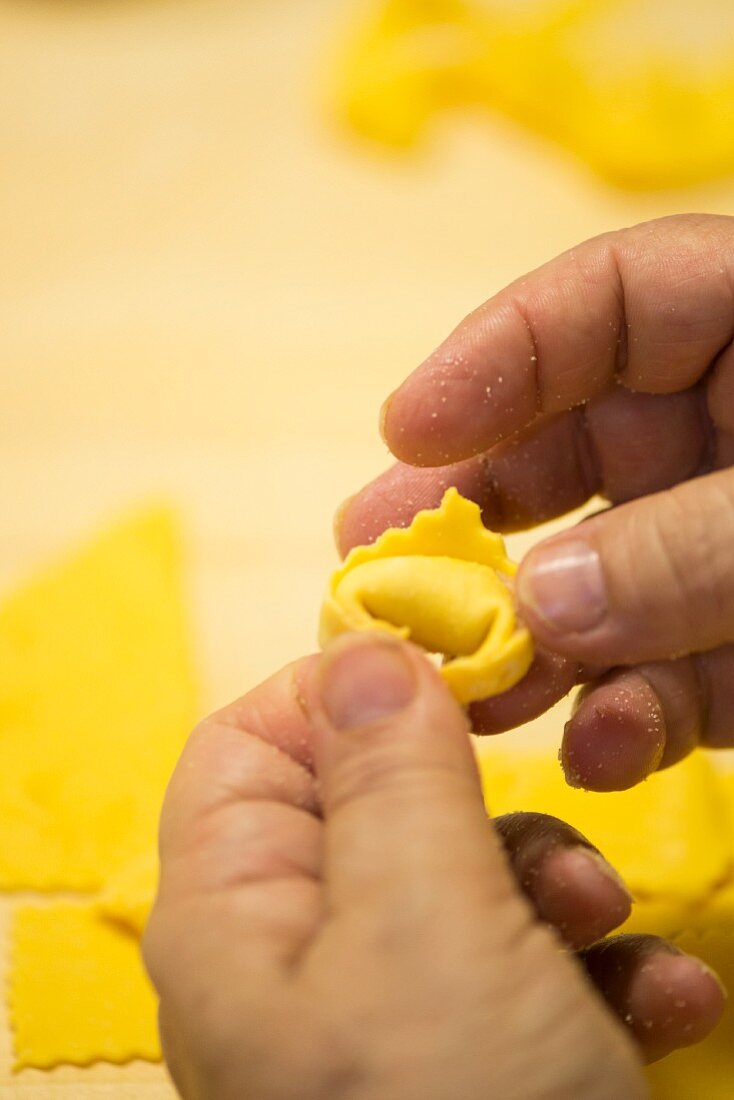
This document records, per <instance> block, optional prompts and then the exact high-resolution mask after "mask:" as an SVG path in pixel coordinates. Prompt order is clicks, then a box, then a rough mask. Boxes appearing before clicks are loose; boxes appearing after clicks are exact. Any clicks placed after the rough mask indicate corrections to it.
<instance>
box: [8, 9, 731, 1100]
mask: <svg viewBox="0 0 734 1100" xmlns="http://www.w3.org/2000/svg"><path fill="white" fill-rule="evenodd" d="M349 8H350V5H348V4H345V3H344V0H239V2H234V0H149V2H145V0H127V2H123V0H104V2H102V0H99V2H93V0H84V2H82V0H79V2H77V3H65V2H64V0H3V2H2V3H0V105H1V106H2V109H1V110H0V249H1V251H0V256H1V257H2V262H0V515H2V516H3V519H4V522H3V524H2V538H1V539H0V583H1V584H2V585H3V586H7V585H9V584H11V583H12V582H13V581H15V580H17V579H19V578H21V577H22V576H23V575H24V574H25V573H26V572H27V571H28V570H29V569H30V568H32V567H33V566H34V565H35V564H36V563H38V562H41V561H42V560H44V559H45V558H47V557H48V556H49V555H51V554H53V553H54V552H56V551H57V550H59V549H61V548H63V547H65V546H66V545H67V544H69V543H70V542H72V541H73V540H74V539H75V538H77V537H79V536H81V535H82V534H83V533H84V532H86V531H88V530H90V529H93V528H94V526H95V525H97V524H98V523H99V522H100V521H101V520H103V519H104V518H105V517H108V516H112V515H114V514H115V512H116V510H117V509H118V508H120V507H122V506H127V505H129V504H130V503H133V502H135V501H137V500H140V499H141V498H146V497H148V496H151V495H153V496H160V495H164V496H167V497H171V498H172V499H174V500H175V501H178V502H179V504H180V506H181V508H182V510H183V513H184V516H185V519H186V523H187V530H188V536H189V549H190V562H191V571H190V572H191V584H192V593H191V594H192V601H193V603H192V606H193V607H194V609H195V627H196V631H197V638H198V644H199V655H200V661H201V665H202V669H203V676H204V682H205V684H206V693H207V698H206V700H205V705H206V706H207V707H208V706H211V705H212V704H214V703H219V702H223V701H225V700H226V699H227V698H228V697H229V696H231V695H233V694H235V693H239V692H241V691H242V690H243V689H245V688H246V687H247V686H248V685H250V684H252V683H253V682H255V681H256V680H258V679H259V678H260V677H262V676H264V675H265V674H267V673H268V672H269V671H271V670H272V669H273V668H274V667H275V666H277V665H279V664H281V663H283V662H284V661H285V660H287V659H289V658H292V657H294V656H296V655H298V654H299V653H301V652H303V651H304V650H306V649H309V648H311V647H312V646H313V644H314V624H315V619H316V613H317V608H318V603H319V598H320V594H321V590H322V587H323V584H324V581H325V577H326V575H327V573H328V570H329V569H330V567H331V565H332V562H333V561H334V551H333V548H332V543H331V535H330V524H331V515H332V512H333V509H334V506H335V505H336V504H337V503H338V501H339V500H340V499H341V498H342V497H343V496H344V495H346V494H347V493H348V492H350V491H351V490H353V489H354V487H355V486H357V485H358V484H359V483H360V482H362V481H364V480H366V479H367V478H368V477H371V476H372V475H373V474H374V473H376V472H377V470H378V469H379V468H380V467H381V466H382V465H384V464H385V462H386V461H387V455H386V454H385V450H384V447H383V446H382V444H381V443H380V442H379V440H378V438H377V433H376V414H377V409H378V407H379V404H380V401H381V400H382V398H383V396H384V395H385V394H386V393H387V392H388V391H389V390H390V389H391V388H392V387H393V386H394V385H395V384H396V383H397V382H398V381H399V380H400V379H401V378H402V376H403V375H404V374H405V373H406V372H407V371H408V370H410V369H411V368H412V367H413V366H414V365H416V364H417V363H418V362H419V361H420V359H421V358H422V356H423V355H424V354H425V353H426V352H428V351H429V350H430V349H431V347H432V345H433V344H435V343H436V342H437V341H438V340H439V339H440V338H441V337H442V336H443V335H444V333H445V332H446V330H447V329H448V328H449V326H451V325H453V323H454V322H455V321H457V320H458V319H459V318H460V317H461V315H462V314H463V313H465V312H467V311H468V309H470V308H471V307H473V306H474V305H476V304H477V303H478V302H479V301H480V300H482V299H483V298H485V297H487V296H488V295H489V294H491V293H492V292H493V291H494V290H495V289H498V288H499V287H500V286H501V285H502V284H503V283H504V282H506V281H507V280H509V279H510V278H512V277H514V276H515V275H518V274H520V273H521V272H522V271H524V270H525V269H528V268H530V267H533V266H535V265H537V264H538V263H540V262H542V261H543V260H544V259H546V258H548V257H549V256H550V255H552V254H553V253H555V252H557V251H560V250H561V249H563V248H565V247H567V246H569V245H570V244H572V243H573V242H575V241H576V240H578V239H580V238H583V237H586V236H589V235H591V234H594V233H596V232H600V231H602V230H606V229H609V228H611V227H615V226H620V225H623V224H627V223H630V222H634V221H638V220H642V219H644V218H646V217H651V216H655V215H658V214H662V213H670V212H674V211H677V210H685V209H698V210H711V211H719V212H727V211H730V210H732V200H733V199H734V185H732V184H731V183H730V182H727V183H722V184H720V185H712V186H711V187H709V188H706V189H703V190H697V191H695V192H690V193H680V192H679V193H676V194H672V195H671V194H664V195H656V196H634V195H625V194H620V193H617V192H614V191H612V190H610V189H607V188H606V187H605V186H604V185H602V184H601V183H598V182H597V181H596V180H595V179H593V178H592V177H590V176H589V175H588V174H587V172H586V171H585V169H584V168H583V166H579V165H577V164H576V163H575V162H574V161H573V160H572V158H570V157H567V156H566V155H565V154H563V153H559V152H557V151H555V150H550V149H548V148H546V146H545V145H544V143H543V142H542V141H540V140H538V139H536V138H534V137H532V136H528V135H526V134H524V133H523V132H521V131H518V130H517V129H516V128H515V127H514V126H513V125H511V124H510V123H507V122H504V121H503V120H502V119H499V118H497V119H495V118H491V117H481V118H480V117H477V118H467V117H464V118H461V119H454V118H447V119H445V120H443V121H442V122H441V123H440V124H439V125H438V126H437V127H436V130H435V132H434V134H433V138H432V141H431V142H430V143H429V145H428V147H426V148H424V149H423V150H422V151H421V152H420V153H419V154H417V155H415V156H413V157H412V158H408V159H400V158H393V157H392V156H390V155H387V154H380V153H376V152H375V151H374V150H369V149H365V148H363V147H361V146H360V145H359V144H358V143H352V142H351V141H350V140H345V138H344V136H343V135H341V134H339V133H338V131H337V130H336V129H332V128H331V127H330V125H329V122H328V119H327V116H326V114H325V112H324V111H323V109H322V108H323V102H322V84H323V79H322V70H323V61H324V58H325V56H326V55H327V52H328V50H329V49H330V48H331V46H332V45H333V43H334V41H335V39H336V38H337V37H338V35H337V27H338V26H339V24H342V25H343V24H344V21H345V15H348V14H349V10H348V9H349ZM345 9H347V11H346V12H345ZM556 721H557V719H553V720H551V722H546V724H545V728H546V730H549V729H552V730H553V731H554V732H553V736H556V734H555V724H556ZM6 908H7V907H6ZM5 916H6V917H7V913H6V914H5ZM5 1031H6V1032H7V1028H5ZM8 1065H9V1039H8V1036H7V1034H5V1036H4V1038H2V1045H1V1047H0V1066H1V1067H2V1068H0V1095H2V1096H3V1097H4V1096H8V1097H19V1098H23V1100H31V1098H33V1100H41V1098H43V1100H46V1098H48V1100H61V1098H64V1100H72V1098H75V1100H76V1098H77V1097H86V1096H99V1097H105V1098H109V1100H118V1098H120V1100H121V1098H122V1097H129V1098H131V1100H132V1098H133V1097H135V1098H141V1100H145V1098H147V1097H151V1098H152V1097H156V1098H157V1097H159V1096H164V1095H166V1096H167V1095H169V1092H168V1087H167V1086H166V1085H165V1084H163V1081H164V1077H163V1073H162V1071H161V1070H160V1069H158V1068H156V1067H147V1066H141V1067H130V1068H128V1069H126V1070H121V1069H117V1068H115V1067H110V1066H98V1067H95V1068H93V1069H91V1070H88V1071H83V1072H79V1071H74V1070H71V1069H62V1070H59V1071H57V1072H55V1073H52V1074H42V1073H36V1072H33V1071H25V1072H24V1073H22V1074H20V1075H18V1076H17V1077H15V1078H11V1077H10V1076H9V1073H8ZM82 1082H86V1083H87V1084H84V1085H82ZM125 1082H128V1083H127V1084H125Z"/></svg>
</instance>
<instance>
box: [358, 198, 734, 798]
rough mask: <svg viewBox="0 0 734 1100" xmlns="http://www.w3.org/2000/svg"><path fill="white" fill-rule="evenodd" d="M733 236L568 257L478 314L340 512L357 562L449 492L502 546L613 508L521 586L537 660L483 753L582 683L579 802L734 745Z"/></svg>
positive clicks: (675, 224) (446, 351)
mask: <svg viewBox="0 0 734 1100" xmlns="http://www.w3.org/2000/svg"><path fill="white" fill-rule="evenodd" d="M732 337H734V219H733V218H726V217H708V216H690V217H676V218H667V219H663V220H662V221H657V222H650V223H648V224H646V225H640V226H637V227H636V228H634V229H625V230H622V231H620V232H618V233H611V234H607V235H606V236H603V237H599V238H597V239H595V240H591V241H588V242H586V244H583V245H580V246H579V247H578V248H575V249H572V250H571V251H570V252H567V253H565V254H564V255H562V256H560V257H558V259H556V260H554V261H553V262H552V263H549V264H548V265H546V266H545V267H543V268H541V269H540V270H538V271H536V272H534V273H533V274H532V275H529V276H527V278H524V279H520V280H519V281H518V282H516V283H514V284H513V285H512V286H510V287H508V288H507V289H506V290H504V291H502V292H501V293H500V294H498V295H497V296H496V297H495V298H492V299H491V300H490V301H489V302H487V303H486V304H485V305H483V306H481V307H480V308H479V309H478V310H476V311H475V312H474V313H472V314H470V315H469V316H468V317H467V318H466V320H464V321H463V322H462V324H461V325H459V327H458V328H457V329H456V330H455V332H453V333H452V334H451V335H450V336H449V338H448V339H447V340H446V341H445V342H444V343H443V344H442V345H441V346H440V347H439V348H438V350H437V351H436V352H434V354H433V355H431V356H430V357H429V359H428V360H427V362H426V363H424V364H423V366H422V367H420V368H419V369H418V370H417V371H416V372H415V373H414V374H413V375H411V376H410V377H409V378H408V379H407V381H406V382H404V383H403V385H402V386H401V387H400V388H399V389H398V390H397V391H396V392H395V393H394V394H393V395H392V397H391V398H389V400H388V401H387V403H386V406H385V409H384V413H383V430H384V435H385V438H386V440H387V443H388V445H389V446H390V449H391V450H392V451H393V453H394V454H395V455H396V456H397V458H398V459H400V462H398V464H397V465H396V466H394V467H393V468H392V469H391V470H389V471H388V472H387V473H386V474H384V475H383V476H382V477H380V478H378V479H377V481H376V482H373V483H372V484H371V485H368V486H367V487H366V489H364V490H362V492H361V493H359V494H357V496H356V497H354V498H352V499H351V500H350V501H348V502H347V503H346V504H345V505H344V506H343V508H342V509H341V512H340V515H339V517H338V520H337V525H338V541H339V545H340V548H341V550H342V551H343V552H346V551H347V550H348V549H349V548H350V547H351V546H353V545H355V544H357V543H359V542H365V541H371V540H372V539H374V538H375V537H376V536H377V535H378V534H379V533H380V532H381V531H382V530H383V529H384V528H385V527H388V526H393V525H403V524H406V523H408V522H409V521H410V520H411V519H412V517H413V515H414V514H415V512H416V511H418V510H419V509H420V508H426V507H435V506H436V505H437V504H438V503H439V501H440V498H441V496H442V494H443V491H444V489H445V488H446V487H447V486H448V485H456V486H457V487H458V488H459V490H460V491H461V492H462V493H464V495H466V496H469V497H471V498H472V499H474V500H476V501H477V502H478V503H479V504H480V505H481V507H482V509H483V513H484V517H485V520H486V522H487V524H488V526H490V527H492V528H494V529H496V530H503V531H512V530H517V529H520V528H525V527H531V526H533V525H534V524H537V523H540V522H542V521H543V520H547V519H550V518H551V517H553V516H559V515H562V514H563V513H565V512H567V511H569V510H570V509H572V508H575V507H577V506H578V505H581V504H583V503H584V502H585V501H586V500H588V499H589V498H590V497H592V496H593V495H594V494H596V493H600V494H602V495H603V496H605V497H606V498H607V500H609V501H610V502H611V503H612V504H613V505H617V506H618V507H614V508H612V509H610V510H608V511H606V512H604V513H602V514H600V515H597V516H595V517H593V518H591V519H588V520H586V521H585V522H584V523H583V524H581V525H580V526H576V527H574V528H573V529H572V530H568V531H566V532H564V533H563V534H560V535H555V536H554V537H552V538H550V539H547V540H545V541H544V542H542V543H541V544H540V545H539V546H538V547H537V548H534V549H533V550H532V551H531V552H530V554H528V556H527V557H526V559H525V561H524V562H523V564H522V566H521V569H520V571H519V574H518V580H517V599H518V604H519V608H520V612H521V615H522V617H523V618H524V620H525V621H526V622H527V624H528V625H529V626H530V628H531V629H532V631H533V633H534V635H535V637H536V640H537V642H538V643H539V647H540V648H539V652H538V659H537V661H536V664H535V666H534V668H533V669H531V672H530V674H529V675H528V677H527V678H526V679H525V680H524V681H523V682H522V683H521V684H520V685H518V686H517V687H516V688H514V689H513V690H512V691H511V692H508V693H507V694H506V695H504V696H500V697H498V698H496V699H492V700H487V701H486V702H484V703H482V704H480V705H478V706H475V707H474V708H473V712H472V718H473V722H474V728H475V729H476V731H477V732H498V731H499V730H502V729H506V728H509V727H510V726H513V725H518V724H520V723H521V722H523V721H527V720H528V719H530V718H532V717H535V716H536V715H537V714H539V713H541V712H542V711H543V710H545V709H546V708H547V707H548V706H549V705H551V704H552V703H554V702H556V701H557V700H558V699H559V698H561V697H562V696H563V695H565V694H566V692H568V691H569V690H570V688H571V687H572V686H573V684H574V683H575V682H578V681H579V680H580V679H584V678H586V679H588V678H589V677H591V682H590V683H589V684H588V686H586V687H585V688H584V690H583V691H582V692H581V694H580V696H579V699H578V706H577V709H576V711H575V714H574V715H573V716H572V718H571V721H570V722H569V724H568V726H567V727H566V731H565V735H564V741H563V748H562V759H563V764H564V768H565V770H566V774H567V777H568V778H569V781H570V782H572V783H573V784H574V785H577V786H584V787H587V788H590V789H597V790H617V789H622V788H625V787H629V786H632V785H634V784H635V783H636V782H638V781H639V780H641V779H642V778H644V777H645V776H646V775H648V774H649V773H650V772H651V771H653V770H655V769H656V768H661V767H666V766H667V765H669V764H673V763H675V762H676V761H677V760H680V759H681V758H682V757H683V756H685V755H686V754H687V753H688V752H689V751H690V750H691V749H692V748H693V747H694V746H695V745H699V744H703V745H707V746H709V747H717V746H724V745H727V746H728V745H734V719H732V714H733V713H734V645H732V642H734V550H733V548H734V470H732V465H733V464H734V352H732V344H731V341H732Z"/></svg>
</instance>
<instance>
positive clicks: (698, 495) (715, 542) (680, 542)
mask: <svg viewBox="0 0 734 1100" xmlns="http://www.w3.org/2000/svg"><path fill="white" fill-rule="evenodd" d="M705 481H706V482H707V484H706V485H705V488H704V484H701V486H700V487H699V486H696V487H695V489H694V488H693V486H692V485H691V484H690V483H689V484H686V485H683V486H678V487H677V488H675V489H672V490H671V491H670V492H669V493H666V494H664V496H661V498H660V499H659V503H658V505H657V507H656V509H655V512H654V517H653V537H654V539H655V541H656V543H657V558H658V562H659V565H660V569H661V583H660V585H659V586H656V588H657V590H658V592H664V593H667V592H672V593H673V595H674V599H675V606H674V608H673V612H674V614H675V615H676V618H677V623H676V624H674V625H678V626H682V627H683V629H685V630H688V631H690V632H691V634H692V635H693V636H696V637H697V638H700V637H701V635H702V634H703V642H704V644H706V645H709V644H710V645H715V644H718V643H719V642H720V641H723V640H724V638H723V637H722V630H724V631H725V630H726V629H727V626H728V628H729V631H731V627H732V626H734V583H733V580H732V573H731V546H732V545H734V491H733V489H734V486H733V485H731V484H730V481H731V479H730V477H728V476H727V475H724V477H723V478H722V476H721V475H713V476H711V477H710V478H707V479H705ZM707 635H708V637H707Z"/></svg>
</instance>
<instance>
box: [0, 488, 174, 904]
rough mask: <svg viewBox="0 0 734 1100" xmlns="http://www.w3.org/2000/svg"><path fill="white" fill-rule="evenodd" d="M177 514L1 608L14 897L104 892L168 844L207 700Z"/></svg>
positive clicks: (9, 872) (7, 849)
mask: <svg viewBox="0 0 734 1100" xmlns="http://www.w3.org/2000/svg"><path fill="white" fill-rule="evenodd" d="M179 543H180V540H179V536H178V532H177V528H176V524H175V521H174V518H173V516H172V515H171V513H170V512H169V511H168V510H167V509H164V508H150V509H146V510H144V511H140V512H138V513H136V514H134V515H132V516H130V517H129V518H127V519H125V520H123V521H122V522H120V523H118V524H117V525H115V526H114V527H112V528H111V529H109V530H108V531H106V532H105V533H103V534H101V535H100V536H99V537H98V538H96V539H95V540H94V541H92V542H91V543H90V544H89V545H87V546H86V547H85V548H83V549H81V550H80V551H79V552H77V553H76V554H74V555H73V556H71V557H69V558H68V559H67V560H66V561H63V562H62V563H60V564H59V565H57V566H55V567H52V568H50V569H48V571H47V572H46V573H45V574H42V575H40V576H38V577H37V579H34V580H31V581H30V582H29V583H28V584H26V585H25V586H24V587H23V588H21V589H19V590H17V591H16V592H15V593H13V594H11V595H10V596H9V597H8V598H7V599H6V600H5V602H4V603H3V604H2V605H0V806H2V807H3V812H2V824H1V826H0V889H35V890H56V889H75V890H97V889H99V888H101V887H102V885H103V884H104V883H105V881H106V880H107V879H108V878H109V877H110V875H111V874H113V873H114V871H115V870H116V869H117V868H118V867H120V866H122V865H124V864H125V863H127V862H129V861H130V860H131V859H132V858H134V857H135V856H136V855H137V854H138V853H139V852H141V851H144V850H146V849H147V848H149V847H150V846H151V845H152V844H154V842H155V837H156V832H157V818H158V813H159V809H160V803H161V800H162V796H163V792H164V789H165V786H166V782H167V780H168V777H169V775H170V773H171V771H172V769H173V766H174V763H175V761H176V758H177V756H178V754H179V752H180V749H181V747H182V745H183V742H184V739H185V736H186V734H187V731H188V730H189V729H190V728H191V725H192V724H193V722H194V720H195V718H196V692H195V684H194V676H193V670H192V661H191V657H190V653H189V632H188V628H187V623H186V616H185V613H184V600H183V596H182V587H181V577H180V545H179Z"/></svg>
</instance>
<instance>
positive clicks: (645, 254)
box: [382, 215, 734, 466]
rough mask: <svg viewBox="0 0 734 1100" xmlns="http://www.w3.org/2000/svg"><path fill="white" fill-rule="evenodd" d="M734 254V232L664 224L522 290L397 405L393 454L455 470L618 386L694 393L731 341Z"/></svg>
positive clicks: (704, 223)
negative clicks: (731, 259) (730, 260)
mask: <svg viewBox="0 0 734 1100" xmlns="http://www.w3.org/2000/svg"><path fill="white" fill-rule="evenodd" d="M733 241H734V223H733V222H732V219H730V218H726V217H713V216H698V215H689V216H685V217H675V218H665V219H661V220H659V221H653V222H648V223H645V224H643V225H639V226H635V227H634V228H632V229H623V230H620V231H618V232H616V233H609V234H605V235H604V236H602V237H597V238H594V239H593V240H590V241H587V242H586V243H584V244H582V245H580V246H578V247H577V248H574V249H572V250H571V251H570V252H566V253H564V254H563V255H561V256H559V257H558V258H557V259H555V260H553V261H552V262H551V263H549V264H546V265H545V266H544V267H542V268H540V269H539V270H538V271H535V272H533V273H532V274H531V275H529V276H527V277H525V278H523V279H521V280H519V281H518V282H516V283H513V284H512V285H511V286H510V287H508V288H507V289H506V290H503V291H502V292H500V293H499V294H498V295H496V297H494V298H492V299H490V301H489V302H487V303H486V304H485V305H483V306H481V307H480V308H479V309H477V310H475V311H474V312H473V313H472V314H470V315H469V316H468V317H467V318H466V319H465V320H464V321H463V322H462V323H461V324H460V325H459V327H458V328H457V329H456V330H455V331H454V332H453V333H452V334H451V335H450V336H449V338H448V339H447V340H446V341H445V342H444V343H443V344H442V345H441V346H440V347H439V348H438V350H437V351H436V352H434V353H433V355H431V356H430V357H429V359H428V360H427V361H426V362H425V363H424V364H423V366H422V367H419V368H418V370H417V371H415V373H414V374H412V375H411V376H410V377H409V378H408V379H407V380H406V381H405V382H404V383H403V384H402V386H400V388H399V389H398V390H397V391H396V392H395V393H394V394H392V396H391V397H390V398H389V399H388V401H387V402H386V405H385V407H384V409H383V414H382V426H383V434H384V436H385V439H386V441H387V443H388V446H389V447H390V449H391V451H392V452H393V454H394V455H395V456H396V457H397V458H399V459H401V460H402V461H403V462H409V463H411V464H413V465H420V466H440V465H445V464H446V463H449V462H456V461H459V460H461V459H464V458H468V457H469V456H470V455H474V454H478V453H480V452H481V451H486V450H488V449H489V448H490V447H493V446H494V445H495V444H496V443H498V442H499V441H500V440H502V439H506V438H508V437H509V436H510V435H512V434H513V433H515V432H517V431H520V430H522V429H523V428H526V427H527V426H528V425H529V424H531V423H532V422H533V421H534V420H535V419H537V418H538V417H540V416H544V415H548V414H552V413H557V412H561V411H562V410H565V409H570V408H573V407H574V406H576V405H579V404H581V403H583V402H585V401H588V400H589V399H590V398H591V397H594V396H596V395H598V394H600V393H602V392H604V390H606V389H607V388H608V387H609V385H610V383H611V382H612V381H613V380H614V379H615V378H618V379H619V380H620V381H621V382H622V383H623V384H624V385H626V386H627V387H628V388H630V389H633V390H637V391H640V392H644V393H674V392H677V391H679V390H684V389H687V388H688V387H689V386H692V385H693V384H694V383H696V382H697V381H698V380H699V379H700V378H701V377H702V376H703V375H704V374H705V373H706V371H707V369H708V367H709V365H710V364H711V363H712V361H713V360H714V359H715V358H716V357H717V356H718V355H719V353H720V352H721V351H722V349H724V348H725V347H726V345H727V344H728V343H729V341H730V340H731V339H732V333H733V331H734V329H733V326H734V321H733V318H734V309H732V305H733V304H734V303H733V301H732V298H733V294H732V279H731V272H730V270H729V267H728V265H727V260H726V257H728V256H729V255H730V254H731V251H732V242H733Z"/></svg>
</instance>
